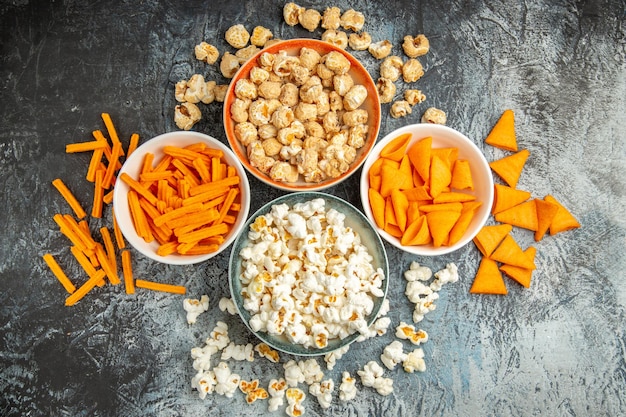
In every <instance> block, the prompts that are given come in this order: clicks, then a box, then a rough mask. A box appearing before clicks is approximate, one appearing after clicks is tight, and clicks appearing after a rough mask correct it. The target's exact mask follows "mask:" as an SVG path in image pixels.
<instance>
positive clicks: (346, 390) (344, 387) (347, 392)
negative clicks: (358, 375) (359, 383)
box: [339, 371, 357, 401]
mask: <svg viewBox="0 0 626 417" xmlns="http://www.w3.org/2000/svg"><path fill="white" fill-rule="evenodd" d="M356 393H357V390H356V379H355V378H352V377H351V376H350V372H348V371H344V372H343V373H342V378H341V385H339V399H340V400H341V401H350V400H353V399H354V398H355V397H356Z"/></svg>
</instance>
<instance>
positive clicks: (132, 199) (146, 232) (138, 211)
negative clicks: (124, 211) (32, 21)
mask: <svg viewBox="0 0 626 417" xmlns="http://www.w3.org/2000/svg"><path fill="white" fill-rule="evenodd" d="M128 204H129V207H130V213H131V215H132V218H133V222H134V224H135V231H137V234H138V235H139V236H140V237H141V238H143V239H144V240H145V241H146V242H148V243H149V242H152V240H153V239H154V236H152V232H151V231H150V226H149V225H148V220H147V219H146V214H145V213H144V211H143V209H142V208H141V205H140V203H139V197H138V194H137V193H136V192H134V190H131V191H129V192H128Z"/></svg>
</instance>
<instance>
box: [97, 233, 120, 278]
mask: <svg viewBox="0 0 626 417" xmlns="http://www.w3.org/2000/svg"><path fill="white" fill-rule="evenodd" d="M100 235H102V241H103V242H104V248H105V249H106V253H107V257H108V258H109V263H110V264H111V266H112V267H113V269H114V270H117V259H116V257H115V246H114V245H113V239H111V233H110V232H109V228H108V227H106V226H103V227H101V228H100Z"/></svg>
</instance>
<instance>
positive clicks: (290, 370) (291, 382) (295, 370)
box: [283, 359, 304, 387]
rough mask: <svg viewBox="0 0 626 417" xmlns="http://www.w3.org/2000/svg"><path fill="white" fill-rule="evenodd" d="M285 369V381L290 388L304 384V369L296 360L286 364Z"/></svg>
mask: <svg viewBox="0 0 626 417" xmlns="http://www.w3.org/2000/svg"><path fill="white" fill-rule="evenodd" d="M283 369H284V370H285V381H287V385H288V386H290V387H295V386H297V385H298V384H299V383H302V382H304V374H303V373H302V369H301V368H300V366H298V363H297V362H296V361H295V360H293V359H292V360H289V361H288V362H286V363H285V364H284V365H283Z"/></svg>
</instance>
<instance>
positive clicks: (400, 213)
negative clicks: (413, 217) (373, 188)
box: [391, 189, 409, 232]
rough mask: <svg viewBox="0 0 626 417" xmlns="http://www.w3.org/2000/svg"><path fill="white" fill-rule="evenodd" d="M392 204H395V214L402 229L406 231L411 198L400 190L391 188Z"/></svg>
mask: <svg viewBox="0 0 626 417" xmlns="http://www.w3.org/2000/svg"><path fill="white" fill-rule="evenodd" d="M391 205H392V206H393V214H394V216H395V217H396V222H397V225H398V227H399V228H400V230H401V231H403V232H404V229H406V224H407V211H408V209H409V200H408V199H407V198H406V195H404V193H403V192H402V191H400V190H396V189H394V190H391Z"/></svg>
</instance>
